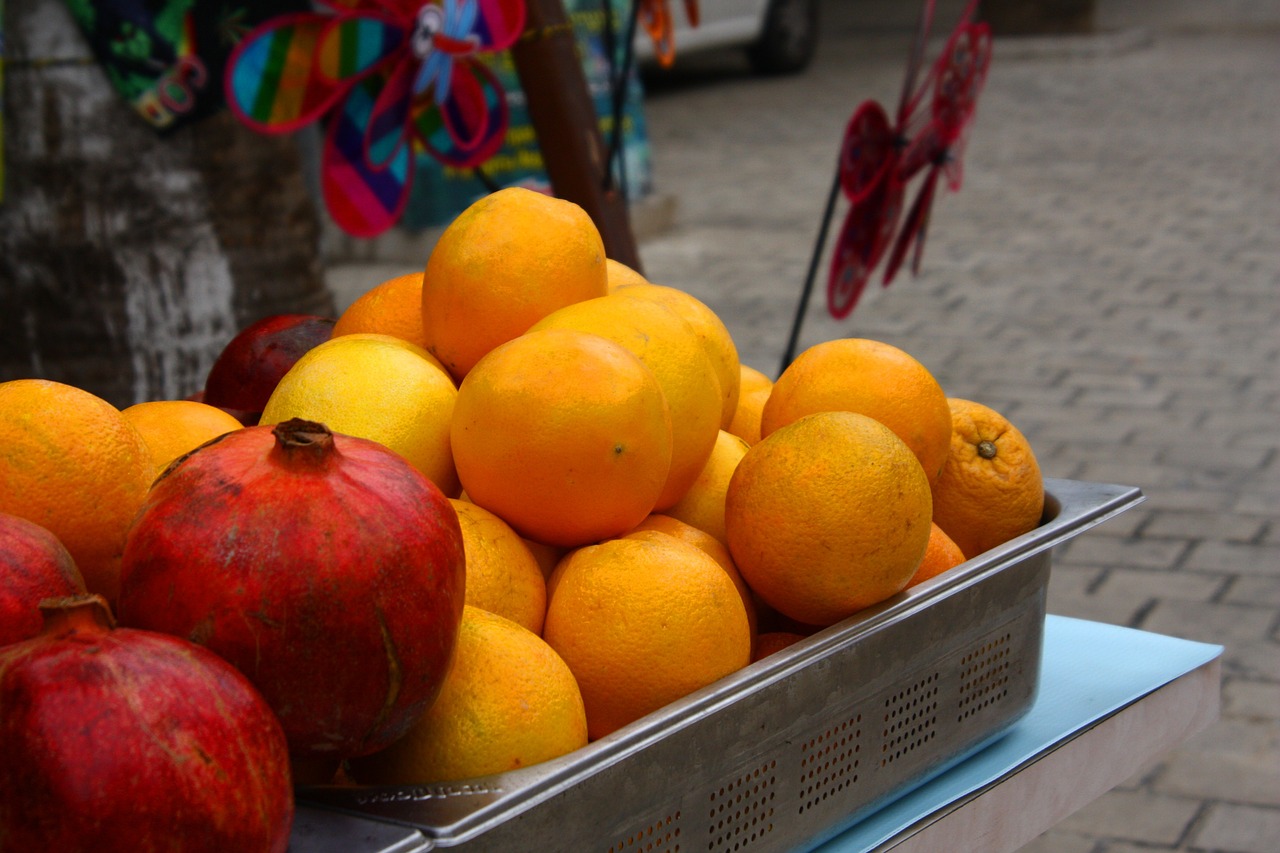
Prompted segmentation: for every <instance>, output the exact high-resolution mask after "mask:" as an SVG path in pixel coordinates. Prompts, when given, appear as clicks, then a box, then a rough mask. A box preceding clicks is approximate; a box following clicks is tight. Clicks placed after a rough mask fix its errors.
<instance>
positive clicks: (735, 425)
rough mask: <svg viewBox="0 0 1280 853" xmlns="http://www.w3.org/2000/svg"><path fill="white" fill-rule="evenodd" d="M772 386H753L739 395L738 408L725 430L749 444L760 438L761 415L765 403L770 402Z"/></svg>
mask: <svg viewBox="0 0 1280 853" xmlns="http://www.w3.org/2000/svg"><path fill="white" fill-rule="evenodd" d="M772 390H773V389H772V388H771V387H764V388H752V389H751V390H749V391H743V392H742V393H741V394H740V395H739V396H738V408H737V409H736V410H735V411H734V413H733V420H732V421H730V422H729V426H728V427H727V428H726V429H725V432H728V433H730V434H731V435H736V436H737V437H738V438H740V439H742V440H743V441H745V442H746V443H747V445H748V446H750V445H752V444H755V443H756V442H758V441H759V440H760V416H761V415H762V414H763V413H764V405H765V403H767V402H769V394H770V392H771V391H772Z"/></svg>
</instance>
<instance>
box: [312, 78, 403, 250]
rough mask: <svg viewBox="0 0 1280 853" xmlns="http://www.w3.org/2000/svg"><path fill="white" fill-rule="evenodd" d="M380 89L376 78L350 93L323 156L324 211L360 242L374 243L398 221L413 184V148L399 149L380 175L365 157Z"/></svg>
mask: <svg viewBox="0 0 1280 853" xmlns="http://www.w3.org/2000/svg"><path fill="white" fill-rule="evenodd" d="M380 85H381V78H380V77H377V76H374V77H370V78H366V79H365V80H362V81H361V82H360V83H358V84H356V85H355V86H354V87H352V90H351V94H350V95H348V97H347V99H346V100H345V101H344V102H343V104H342V108H341V109H339V110H337V111H335V112H334V114H333V115H332V116H331V117H330V119H329V125H328V131H327V133H326V134H325V144H324V152H323V154H322V156H321V164H320V168H321V174H320V178H321V189H322V191H323V194H324V201H325V206H326V207H327V208H328V210H329V215H330V216H332V217H333V220H334V222H336V223H337V224H338V226H339V227H341V228H342V229H343V230H344V231H346V232H347V233H348V234H353V235H355V236H357V237H376V236H377V235H378V234H381V233H382V232H383V231H386V230H387V229H388V228H390V227H391V226H392V225H394V224H395V223H396V221H397V220H399V218H400V215H401V214H402V213H403V212H404V207H405V204H407V203H408V201H409V187H410V184H411V182H412V180H413V155H412V150H411V148H410V146H408V145H403V146H401V147H400V149H399V151H398V152H397V153H396V154H395V156H394V157H392V158H391V160H390V161H389V162H388V163H387V165H386V166H385V167H384V168H380V169H375V168H373V167H371V166H370V164H369V162H368V158H367V157H366V156H365V133H364V128H365V126H366V125H367V124H368V122H369V118H370V115H371V114H372V111H373V104H374V100H375V98H376V96H377V92H378V88H379V86H380Z"/></svg>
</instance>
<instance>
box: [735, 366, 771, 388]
mask: <svg viewBox="0 0 1280 853" xmlns="http://www.w3.org/2000/svg"><path fill="white" fill-rule="evenodd" d="M738 387H739V388H740V389H741V391H742V393H743V394H745V393H747V392H748V391H755V390H757V389H759V388H772V387H773V380H772V379H770V378H769V377H768V376H767V375H766V374H764V373H763V372H761V371H759V370H756V369H755V368H754V367H750V366H748V365H745V364H743V365H740V366H739V367H738Z"/></svg>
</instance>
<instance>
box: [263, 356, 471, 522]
mask: <svg viewBox="0 0 1280 853" xmlns="http://www.w3.org/2000/svg"><path fill="white" fill-rule="evenodd" d="M457 396H458V389H457V388H455V387H454V384H453V380H452V379H451V378H450V377H449V375H448V374H447V373H446V372H444V371H443V370H441V369H440V366H439V365H438V364H436V363H434V359H431V358H430V357H429V356H428V355H427V354H426V352H425V350H423V349H422V348H421V347H418V346H416V345H414V344H411V343H409V342H407V341H403V340H401V339H399V338H395V337H392V336H390V335H375V334H351V335H343V336H341V337H338V338H333V339H331V340H328V341H325V342H324V343H322V344H320V345H319V346H316V347H313V348H312V349H311V350H309V351H308V352H307V353H306V354H305V355H303V356H302V358H300V359H298V361H297V363H296V364H294V365H293V367H291V368H289V372H288V373H286V374H285V375H284V376H283V377H282V378H281V379H280V383H279V384H278V385H277V386H276V388H275V390H274V391H272V392H271V397H270V398H268V400H267V406H266V408H265V409H263V410H262V418H261V419H260V421H259V423H263V424H277V423H280V422H282V421H287V420H289V419H290V418H305V419H307V420H310V421H317V422H319V423H322V424H324V425H325V426H327V427H328V428H329V429H330V430H332V431H333V432H338V433H343V434H345V435H352V436H356V437H357V438H366V439H369V440H371V441H376V442H378V443H379V444H382V445H384V446H385V447H387V448H389V449H391V450H394V451H395V452H396V453H398V454H400V455H401V456H403V457H404V459H405V460H406V461H407V462H408V463H409V464H410V465H412V466H413V467H414V468H417V469H418V470H419V471H421V472H422V474H423V475H424V476H426V477H427V479H429V480H431V482H433V483H435V484H436V486H438V487H439V488H440V490H441V491H442V492H444V493H445V494H446V495H449V496H451V497H452V496H454V495H456V494H457V493H458V475H457V472H456V470H455V468H454V464H453V453H452V448H451V447H450V444H449V427H450V423H451V421H452V418H453V407H454V402H455V400H456V399H457Z"/></svg>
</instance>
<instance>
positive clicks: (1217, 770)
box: [1152, 717, 1280, 806]
mask: <svg viewBox="0 0 1280 853" xmlns="http://www.w3.org/2000/svg"><path fill="white" fill-rule="evenodd" d="M1152 787H1153V789H1154V790H1155V791H1158V792H1160V793H1163V794H1168V795H1170V796H1176V797H1199V798H1203V799H1214V800H1224V801H1231V802H1239V803H1252V804H1256V805H1263V806H1280V726H1277V725H1276V722H1275V720H1246V719H1241V718H1233V717H1223V718H1221V719H1219V720H1218V722H1216V723H1214V724H1213V725H1212V726H1210V727H1209V728H1208V729H1206V730H1205V731H1203V732H1201V733H1200V734H1198V735H1196V736H1195V737H1193V738H1192V739H1191V740H1189V741H1187V742H1186V743H1184V744H1183V745H1182V746H1181V747H1179V748H1178V749H1177V750H1174V751H1172V752H1170V753H1169V755H1168V757H1167V759H1166V761H1165V765H1164V769H1163V772H1162V773H1161V774H1160V775H1159V777H1158V778H1157V779H1156V780H1155V782H1154V783H1153V786H1152Z"/></svg>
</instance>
